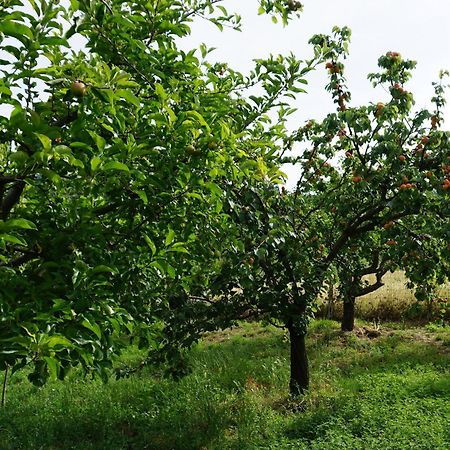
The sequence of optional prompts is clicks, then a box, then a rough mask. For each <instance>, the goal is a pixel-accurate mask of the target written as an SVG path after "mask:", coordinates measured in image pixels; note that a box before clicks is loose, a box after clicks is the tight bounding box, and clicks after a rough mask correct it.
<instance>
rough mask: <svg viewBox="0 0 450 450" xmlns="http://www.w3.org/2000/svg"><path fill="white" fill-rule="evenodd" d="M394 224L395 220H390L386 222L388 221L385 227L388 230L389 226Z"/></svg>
mask: <svg viewBox="0 0 450 450" xmlns="http://www.w3.org/2000/svg"><path fill="white" fill-rule="evenodd" d="M394 225H395V222H394V221H393V220H390V221H389V222H386V223H385V224H384V225H383V228H384V229H385V230H388V229H389V228H392V227H393V226H394Z"/></svg>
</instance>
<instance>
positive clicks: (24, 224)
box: [0, 219, 37, 230]
mask: <svg viewBox="0 0 450 450" xmlns="http://www.w3.org/2000/svg"><path fill="white" fill-rule="evenodd" d="M15 228H20V229H23V230H37V228H36V225H35V224H34V223H33V222H31V221H29V220H26V219H10V220H7V221H6V222H4V221H2V220H1V221H0V230H1V229H4V230H12V229H15Z"/></svg>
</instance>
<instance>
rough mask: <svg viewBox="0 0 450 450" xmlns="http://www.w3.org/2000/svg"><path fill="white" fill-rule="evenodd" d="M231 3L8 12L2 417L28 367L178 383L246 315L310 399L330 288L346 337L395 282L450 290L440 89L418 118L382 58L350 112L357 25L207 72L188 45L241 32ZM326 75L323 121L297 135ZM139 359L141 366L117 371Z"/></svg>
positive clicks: (1, 149)
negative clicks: (207, 31) (145, 372)
mask: <svg viewBox="0 0 450 450" xmlns="http://www.w3.org/2000/svg"><path fill="white" fill-rule="evenodd" d="M222 3H226V2H221V1H217V0H195V1H194V0H192V1H191V0H189V1H175V2H173V1H168V0H156V1H143V0H135V1H132V2H131V1H123V0H121V1H117V0H112V1H102V0H98V1H97V0H72V1H70V4H69V2H67V3H66V2H60V1H58V0H52V1H44V0H28V1H25V0H6V1H4V2H3V3H2V5H0V57H1V60H0V70H1V72H2V77H1V79H0V106H1V107H2V108H4V109H1V111H3V110H5V111H8V113H2V115H0V370H1V371H2V372H3V374H4V386H3V387H4V389H3V397H2V398H3V403H4V402H5V392H6V387H7V380H8V377H12V376H13V375H14V376H15V374H16V372H17V373H20V372H21V371H23V372H24V373H26V375H27V378H28V380H29V381H30V382H31V383H33V384H34V385H36V386H44V385H45V384H46V383H47V382H53V383H54V382H56V381H55V380H58V379H59V380H65V379H67V377H68V375H69V374H70V373H72V372H74V371H77V370H79V371H81V372H82V373H84V374H85V375H90V376H93V377H100V378H101V379H102V380H103V381H105V382H106V381H108V380H109V379H111V378H120V377H125V376H129V377H133V376H134V374H135V372H137V371H140V370H142V368H143V367H150V368H152V367H164V373H165V374H166V375H171V376H172V377H174V378H175V379H177V380H180V379H183V377H185V376H188V374H189V373H190V371H191V370H192V369H191V367H190V365H189V362H188V360H189V356H188V355H189V349H192V348H196V345H197V343H198V342H199V341H200V342H202V339H203V338H204V337H205V336H210V335H214V333H216V332H218V331H219V330H226V329H229V328H230V327H236V326H239V324H240V323H241V321H242V319H243V318H246V319H248V320H253V321H263V322H264V323H266V324H270V326H272V327H273V328H274V329H277V328H280V329H282V330H285V331H286V333H287V336H288V339H289V377H288V378H289V390H288V389H287V386H286V389H285V390H286V395H287V394H288V392H289V395H290V398H291V399H293V400H294V401H296V402H300V404H302V401H303V400H302V399H304V398H308V395H311V394H310V359H311V358H308V354H307V352H308V346H309V343H308V335H307V334H308V330H309V327H310V325H311V324H312V323H313V324H314V323H315V317H316V315H317V313H318V311H319V308H320V302H321V301H322V300H321V299H322V298H323V296H324V295H325V293H326V291H327V288H328V287H329V286H330V285H333V284H335V285H336V286H337V287H338V292H339V299H341V300H342V302H343V315H342V318H341V329H342V331H345V332H351V331H352V330H353V329H354V327H355V302H356V299H357V298H359V297H362V296H364V295H367V294H368V293H371V292H375V291H376V290H378V289H379V288H381V287H382V286H383V285H384V284H385V283H384V277H385V275H386V274H387V273H388V272H395V271H400V270H401V271H403V272H404V273H405V276H406V278H407V280H408V287H410V288H411V289H414V290H415V295H416V297H417V301H418V302H425V303H427V305H431V304H432V301H433V298H434V294H435V292H436V289H437V288H438V287H439V286H441V285H444V284H445V283H447V282H448V281H449V279H450V275H449V274H450V267H449V261H450V223H449V218H450V201H449V195H450V190H449V186H450V132H448V131H445V129H443V124H444V121H443V110H444V107H445V104H446V100H445V98H446V97H445V94H446V91H445V88H446V83H447V82H448V80H447V78H446V76H447V75H448V74H447V73H446V72H442V73H441V74H440V77H439V80H438V81H437V82H435V83H434V85H433V86H434V91H435V92H434V96H433V98H432V99H431V100H430V104H429V109H420V108H416V107H415V102H414V96H413V92H411V91H410V88H409V85H408V82H409V81H410V79H411V77H412V76H413V73H414V72H413V71H414V68H415V64H416V63H415V62H414V61H411V60H409V59H407V57H406V56H405V55H402V54H400V53H399V52H397V51H392V50H389V51H387V52H386V53H385V54H383V55H381V56H380V58H379V60H378V72H376V73H371V74H369V75H368V78H369V81H368V84H370V83H372V84H373V87H376V88H380V87H381V88H383V89H384V90H385V92H387V93H388V94H389V100H388V101H386V100H383V101H381V100H380V99H379V98H377V96H376V94H374V97H373V100H372V101H371V102H369V103H368V104H365V105H357V106H354V105H353V104H352V92H351V89H350V88H349V87H348V86H347V80H346V66H345V62H346V58H347V57H348V56H349V54H348V48H349V43H350V37H351V31H350V29H349V28H347V27H342V28H339V27H335V28H334V29H333V30H332V32H331V34H329V35H326V34H316V35H314V36H313V37H312V38H311V39H310V41H309V43H310V55H311V56H310V57H309V58H306V59H302V60H300V59H297V58H296V57H295V56H294V55H292V54H291V55H290V56H281V55H280V56H273V55H270V56H268V57H267V58H266V59H257V60H255V61H254V67H253V69H252V70H251V71H250V72H249V73H247V74H243V73H239V72H237V71H235V70H233V69H232V68H231V67H229V65H228V64H227V62H226V61H224V62H223V63H211V62H210V59H209V55H210V53H211V52H212V51H213V49H212V48H209V47H208V46H207V44H204V45H202V46H201V47H200V48H198V49H193V50H192V51H184V50H181V49H180V46H179V42H180V40H182V39H184V38H186V36H188V35H189V34H190V32H191V28H190V27H191V26H193V24H194V23H195V21H194V19H197V18H202V19H206V20H208V21H210V22H211V23H212V24H214V25H216V26H217V27H218V28H219V29H223V28H224V27H227V28H235V29H236V30H238V29H239V28H240V26H241V24H240V18H239V16H237V15H234V14H232V13H229V12H228V10H227V9H225V7H224V6H223V5H222ZM255 7H257V3H256V2H255ZM259 13H260V14H268V15H270V16H272V17H273V19H274V21H275V22H276V21H277V20H278V19H280V20H281V22H282V23H283V24H287V23H288V22H290V21H291V20H297V19H298V16H300V15H301V16H302V17H303V5H302V4H301V3H300V2H296V1H291V0H289V1H288V2H285V1H281V0H263V1H260V2H259ZM74 37H79V38H83V40H84V41H83V42H85V47H84V49H83V50H82V51H79V52H74V51H73V50H72V48H71V46H72V44H71V42H73V41H72V40H73V38H74ZM318 71H321V72H323V73H325V74H326V76H327V80H328V81H327V85H326V86H325V89H326V91H327V92H328V93H329V96H330V97H331V99H332V101H333V103H334V105H335V108H334V110H331V111H329V112H328V114H327V115H326V116H325V117H324V118H323V119H322V120H317V119H315V118H311V119H310V120H308V121H307V122H306V123H304V124H296V126H295V127H294V129H292V127H291V126H290V124H291V122H290V120H291V118H290V116H292V114H293V113H294V112H295V110H296V108H297V107H298V108H300V109H301V108H302V104H301V97H299V94H304V93H305V92H306V90H307V84H308V80H309V79H311V77H313V76H314V72H318ZM374 92H378V91H374ZM306 95H308V94H306ZM286 164H290V165H291V166H292V167H294V171H295V174H296V179H297V180H298V181H297V183H296V185H295V187H294V188H293V189H287V188H286V187H285V186H284V184H285V183H286V181H287V178H286V175H285V173H284V169H285V165H286ZM367 275H373V276H374V277H375V280H374V281H372V282H369V281H367V278H366V277H367ZM430 311H431V306H430ZM430 314H431V312H430ZM444 316H445V314H444ZM430 317H431V316H430ZM130 345H136V346H137V347H138V348H139V349H141V350H142V351H144V356H143V357H142V359H141V360H140V361H139V363H138V364H130V365H128V366H127V367H125V368H124V367H121V368H118V367H117V364H116V363H115V362H116V361H117V358H120V355H121V354H122V353H123V352H125V353H126V352H127V349H128V348H129V347H130ZM331 364H332V362H331ZM277 370H284V369H277ZM311 378H312V379H314V372H311ZM61 382H62V381H61ZM180 382H181V381H180ZM297 409H298V408H297ZM300 409H301V408H300ZM133 448H134V447H133ZM136 448H138V447H136ZM139 448H140V447H139ZM146 448H147V447H146ZM158 448H159V447H158ZM186 448H187V447H186ZM199 448H200V447H199ZM202 448H206V447H202ZM242 448H243V447H242ZM280 448H281V447H280ZM283 448H284V447H283Z"/></svg>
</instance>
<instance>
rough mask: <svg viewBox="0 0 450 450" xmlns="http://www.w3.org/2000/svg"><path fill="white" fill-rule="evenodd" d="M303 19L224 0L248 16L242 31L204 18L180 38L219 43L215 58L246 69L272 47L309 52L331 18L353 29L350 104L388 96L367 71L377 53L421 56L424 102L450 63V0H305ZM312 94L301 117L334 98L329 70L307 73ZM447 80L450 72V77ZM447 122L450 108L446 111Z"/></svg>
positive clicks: (304, 99) (419, 89) (420, 101)
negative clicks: (284, 20)
mask: <svg viewBox="0 0 450 450" xmlns="http://www.w3.org/2000/svg"><path fill="white" fill-rule="evenodd" d="M302 3H304V5H305V8H304V12H303V14H302V16H301V18H300V19H297V20H294V21H293V22H291V23H290V24H289V25H288V26H287V27H283V26H281V25H279V24H278V25H275V24H273V23H272V22H271V20H270V18H269V17H267V16H258V15H257V1H256V0H226V1H224V5H225V6H226V7H227V9H228V10H229V11H236V12H238V13H239V14H241V16H242V19H243V32H241V33H237V32H234V31H232V30H225V31H224V32H220V31H218V30H217V29H216V28H215V27H214V26H213V25H211V24H209V23H208V22H206V21H201V20H200V21H197V22H196V23H195V24H193V26H192V30H193V33H192V36H191V37H190V38H189V40H187V41H186V42H185V43H184V44H183V45H185V46H186V48H188V47H189V46H195V45H196V44H198V43H200V42H205V43H208V46H213V47H217V50H216V51H215V53H214V54H213V58H217V60H219V61H224V62H228V63H229V64H230V65H231V66H232V67H233V68H235V69H237V70H240V71H244V72H245V71H248V70H249V69H250V68H251V67H252V63H251V61H252V59H254V58H259V57H265V56H267V55H268V54H269V53H273V54H279V53H281V54H288V53H289V52H291V51H292V52H293V53H294V54H295V55H296V56H297V57H298V58H299V59H306V58H308V57H309V56H310V55H311V48H310V47H309V46H308V44H307V42H308V40H309V39H310V37H311V36H312V35H314V34H316V33H327V34H329V33H331V29H332V27H333V26H334V25H338V26H341V27H342V26H349V27H350V28H351V29H352V32H353V34H352V42H351V46H350V57H349V58H348V60H347V62H346V75H347V78H348V82H349V86H350V89H351V91H352V93H353V103H354V104H359V103H364V102H367V101H374V102H377V101H379V100H382V98H380V96H383V95H384V96H385V98H387V97H386V95H385V94H384V92H383V91H381V92H376V91H374V89H373V88H372V86H371V84H370V82H369V81H368V80H367V74H368V73H369V72H374V71H376V70H377V60H378V58H379V56H381V55H382V54H384V53H386V52H387V51H398V52H400V53H401V54H402V55H403V56H404V57H406V58H409V59H413V60H416V61H418V66H417V68H416V69H415V71H414V77H413V79H412V81H411V82H410V84H409V87H408V90H411V91H413V93H414V94H415V98H416V102H417V107H421V106H426V105H427V104H428V101H429V99H430V98H431V96H432V94H433V89H432V86H431V82H432V81H435V80H437V78H438V73H439V70H440V69H450V2H449V1H448V0H433V1H428V2H426V1H423V0H340V1H332V0H304V1H302ZM309 80H310V83H311V84H310V86H309V88H308V94H307V95H303V96H301V97H300V98H299V101H298V103H297V106H298V107H299V109H300V112H299V115H298V116H297V117H298V120H306V119H307V118H309V117H320V116H323V115H324V114H326V113H327V112H328V111H329V110H330V108H331V107H332V104H331V102H330V101H328V98H327V96H326V94H324V92H323V87H324V86H325V84H326V80H327V77H326V71H325V70H320V71H318V72H316V73H312V74H310V76H309ZM449 82H450V79H449ZM447 118H448V119H449V120H448V122H450V114H447Z"/></svg>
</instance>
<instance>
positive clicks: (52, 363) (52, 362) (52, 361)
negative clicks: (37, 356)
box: [44, 356, 61, 380]
mask: <svg viewBox="0 0 450 450" xmlns="http://www.w3.org/2000/svg"><path fill="white" fill-rule="evenodd" d="M44 361H45V362H46V363H47V367H48V371H49V372H50V376H51V378H52V379H54V380H56V379H57V378H58V372H59V367H60V365H61V363H60V362H59V361H58V360H57V359H56V358H52V357H50V356H44Z"/></svg>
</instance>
